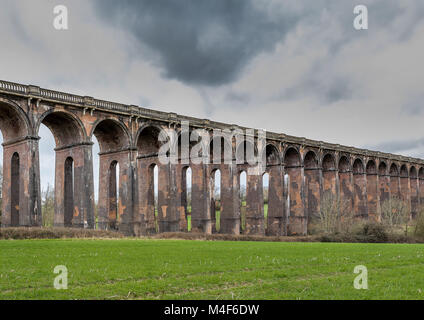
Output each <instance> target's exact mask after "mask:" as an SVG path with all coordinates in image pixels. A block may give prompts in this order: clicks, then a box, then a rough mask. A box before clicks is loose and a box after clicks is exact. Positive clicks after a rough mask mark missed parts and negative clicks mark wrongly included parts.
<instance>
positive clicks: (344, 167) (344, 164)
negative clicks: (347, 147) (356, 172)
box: [339, 156, 350, 173]
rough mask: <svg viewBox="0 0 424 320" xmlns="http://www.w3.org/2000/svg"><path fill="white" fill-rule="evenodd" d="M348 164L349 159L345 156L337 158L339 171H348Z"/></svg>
mask: <svg viewBox="0 0 424 320" xmlns="http://www.w3.org/2000/svg"><path fill="white" fill-rule="evenodd" d="M349 171H350V164H349V159H348V158H347V157H346V156H341V157H340V159H339V172H342V173H343V172H349Z"/></svg>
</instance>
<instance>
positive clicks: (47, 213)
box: [41, 184, 54, 227]
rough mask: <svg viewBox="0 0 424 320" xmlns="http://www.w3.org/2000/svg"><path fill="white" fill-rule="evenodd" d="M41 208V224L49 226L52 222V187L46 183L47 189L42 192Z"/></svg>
mask: <svg viewBox="0 0 424 320" xmlns="http://www.w3.org/2000/svg"><path fill="white" fill-rule="evenodd" d="M41 207H42V208H41V210H42V214H43V226H44V227H51V226H53V223H54V188H53V187H52V186H50V184H48V185H47V189H46V190H44V191H43V192H42V197H41Z"/></svg>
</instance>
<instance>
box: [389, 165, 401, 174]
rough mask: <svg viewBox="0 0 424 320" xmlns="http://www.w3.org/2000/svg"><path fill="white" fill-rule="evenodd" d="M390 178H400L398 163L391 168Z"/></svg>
mask: <svg viewBox="0 0 424 320" xmlns="http://www.w3.org/2000/svg"><path fill="white" fill-rule="evenodd" d="M389 173H390V176H391V177H398V176H399V169H398V166H397V164H396V163H392V164H391V166H390V171H389Z"/></svg>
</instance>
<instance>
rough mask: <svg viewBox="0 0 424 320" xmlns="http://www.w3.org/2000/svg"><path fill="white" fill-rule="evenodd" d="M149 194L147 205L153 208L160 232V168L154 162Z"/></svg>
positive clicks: (149, 177) (156, 224) (156, 227)
mask: <svg viewBox="0 0 424 320" xmlns="http://www.w3.org/2000/svg"><path fill="white" fill-rule="evenodd" d="M147 181H148V184H149V188H148V194H147V205H148V206H149V207H150V208H152V209H153V216H154V221H155V229H156V232H159V221H158V214H159V207H158V195H159V194H158V193H159V168H158V166H157V165H156V164H152V165H150V167H149V176H148V180H147Z"/></svg>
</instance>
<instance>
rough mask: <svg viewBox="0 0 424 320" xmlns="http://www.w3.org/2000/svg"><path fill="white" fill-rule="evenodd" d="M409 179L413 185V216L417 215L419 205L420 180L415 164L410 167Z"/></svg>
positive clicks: (411, 185)
mask: <svg viewBox="0 0 424 320" xmlns="http://www.w3.org/2000/svg"><path fill="white" fill-rule="evenodd" d="M409 181H410V187H411V190H410V191H411V215H412V217H415V216H416V214H417V211H418V205H419V181H418V173H417V169H416V168H415V166H411V168H410V169H409Z"/></svg>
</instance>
